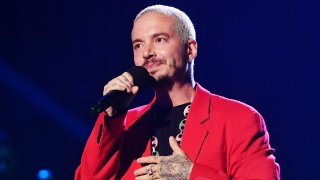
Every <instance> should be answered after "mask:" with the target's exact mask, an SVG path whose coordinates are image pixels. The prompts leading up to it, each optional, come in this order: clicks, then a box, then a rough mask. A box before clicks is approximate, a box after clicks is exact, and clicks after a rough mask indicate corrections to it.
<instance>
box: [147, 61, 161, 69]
mask: <svg viewBox="0 0 320 180" xmlns="http://www.w3.org/2000/svg"><path fill="white" fill-rule="evenodd" d="M161 64H164V62H162V61H161V60H149V61H147V62H145V64H144V67H145V68H146V69H147V70H152V69H154V68H156V67H158V66H160V65H161Z"/></svg>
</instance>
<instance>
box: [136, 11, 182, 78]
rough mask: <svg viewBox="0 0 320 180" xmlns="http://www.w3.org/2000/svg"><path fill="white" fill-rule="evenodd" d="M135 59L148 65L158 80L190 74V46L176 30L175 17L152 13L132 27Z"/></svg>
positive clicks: (140, 63) (151, 73) (141, 64)
mask: <svg viewBox="0 0 320 180" xmlns="http://www.w3.org/2000/svg"><path fill="white" fill-rule="evenodd" d="M131 35H132V45H133V52H134V62H135V65H137V66H144V67H145V68H146V69H147V70H148V72H149V73H150V75H151V76H153V77H154V78H155V79H156V81H157V82H159V81H163V80H164V81H166V80H169V81H171V82H172V81H173V82H174V81H179V79H181V78H182V79H183V76H185V73H186V67H187V66H186V64H187V60H186V57H187V55H186V48H184V47H183V46H182V44H181V38H180V36H179V34H178V33H177V32H176V28H175V19H174V17H168V16H165V15H162V14H156V13H148V14H145V15H143V16H142V17H140V18H139V19H138V20H137V21H136V22H135V24H134V26H133V29H132V34H131Z"/></svg>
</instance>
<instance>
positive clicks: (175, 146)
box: [169, 136, 186, 156]
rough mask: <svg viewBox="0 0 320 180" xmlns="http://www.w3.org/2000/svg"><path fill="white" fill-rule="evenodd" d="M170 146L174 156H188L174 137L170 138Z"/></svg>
mask: <svg viewBox="0 0 320 180" xmlns="http://www.w3.org/2000/svg"><path fill="white" fill-rule="evenodd" d="M169 144H170V147H171V149H172V151H173V153H174V154H177V155H183V156H185V155H186V154H185V153H184V152H183V151H182V149H181V148H180V147H179V145H178V143H177V141H176V140H175V139H174V137H172V136H170V137H169Z"/></svg>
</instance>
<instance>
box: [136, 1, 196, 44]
mask: <svg viewBox="0 0 320 180" xmlns="http://www.w3.org/2000/svg"><path fill="white" fill-rule="evenodd" d="M148 13H159V14H163V15H166V16H171V17H175V19H176V31H177V33H178V34H179V36H180V38H181V42H182V44H185V43H186V42H187V41H188V40H189V39H194V40H196V31H195V29H194V26H193V23H192V22H191V20H190V18H189V17H188V15H187V14H186V13H184V12H183V11H181V10H179V9H177V8H174V7H171V6H164V5H153V6H149V7H146V8H145V9H143V10H141V11H140V12H139V13H138V15H137V16H136V18H135V19H134V22H136V21H137V20H138V19H139V18H140V17H142V16H143V15H146V14H148Z"/></svg>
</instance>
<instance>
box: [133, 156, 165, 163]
mask: <svg viewBox="0 0 320 180" xmlns="http://www.w3.org/2000/svg"><path fill="white" fill-rule="evenodd" d="M164 157H165V156H146V157H141V158H139V159H137V162H138V163H140V164H157V163H160V161H161V160H162V159H163V158H164Z"/></svg>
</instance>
